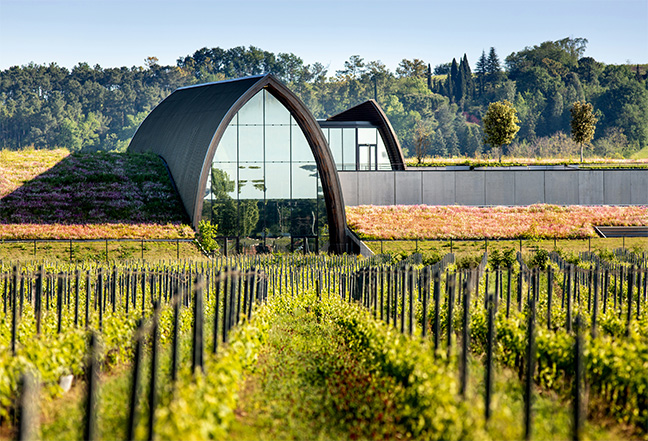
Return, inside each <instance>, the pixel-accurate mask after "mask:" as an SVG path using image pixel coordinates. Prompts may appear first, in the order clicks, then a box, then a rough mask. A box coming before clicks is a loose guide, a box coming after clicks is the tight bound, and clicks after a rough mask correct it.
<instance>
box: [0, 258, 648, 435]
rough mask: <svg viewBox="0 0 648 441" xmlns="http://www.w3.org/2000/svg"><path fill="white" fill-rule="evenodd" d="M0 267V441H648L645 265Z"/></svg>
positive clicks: (294, 262) (295, 262)
mask: <svg viewBox="0 0 648 441" xmlns="http://www.w3.org/2000/svg"><path fill="white" fill-rule="evenodd" d="M434 260H436V261H433V259H430V258H429V257H425V258H424V256H422V255H420V254H413V255H411V256H409V257H408V258H406V259H404V260H399V259H397V258H395V256H390V255H377V256H374V257H372V258H356V257H350V256H339V257H336V256H317V255H303V256H300V255H264V256H260V255H259V256H240V255H239V256H233V257H221V258H216V259H214V260H209V261H207V260H201V261H193V262H192V261H188V260H173V261H165V262H159V263H151V262H148V263H147V262H144V261H143V260H142V261H121V263H119V262H118V261H111V262H108V263H103V264H102V263H97V261H82V262H78V263H74V264H71V263H68V264H65V263H52V262H47V261H32V262H26V263H23V264H22V265H17V264H10V265H8V264H7V263H6V262H5V263H3V264H2V266H1V267H0V294H1V295H2V309H0V315H2V322H1V324H0V345H1V346H0V347H1V348H2V349H1V351H2V352H1V353H0V381H1V383H0V421H1V426H0V427H1V430H0V438H18V439H34V438H41V439H277V438H281V439H400V438H404V439H406V438H409V439H522V438H526V439H568V438H572V439H620V438H623V439H647V438H648V389H647V388H648V333H647V329H648V326H647V325H648V313H647V312H646V310H647V308H648V304H647V297H646V296H647V288H648V268H647V256H646V254H645V253H643V254H637V253H635V252H630V251H627V250H621V249H620V250H616V251H615V252H614V253H612V252H607V253H599V254H594V253H581V254H580V255H578V256H574V255H567V254H564V253H559V252H552V253H547V252H543V251H542V250H540V251H538V252H536V253H534V254H528V255H524V256H523V255H522V254H520V253H516V251H515V250H514V249H505V250H501V251H500V250H497V249H495V250H492V251H491V252H490V253H484V254H483V255H479V256H478V255H473V256H470V257H468V256H464V257H461V258H457V257H455V255H454V254H452V253H448V254H445V255H443V256H438V259H434Z"/></svg>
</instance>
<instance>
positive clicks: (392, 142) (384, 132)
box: [326, 100, 405, 170]
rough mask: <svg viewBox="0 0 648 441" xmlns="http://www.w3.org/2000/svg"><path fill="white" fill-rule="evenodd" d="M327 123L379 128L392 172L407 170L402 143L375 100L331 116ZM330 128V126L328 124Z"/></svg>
mask: <svg viewBox="0 0 648 441" xmlns="http://www.w3.org/2000/svg"><path fill="white" fill-rule="evenodd" d="M326 121H327V122H334V121H335V122H349V121H367V122H369V123H371V124H372V125H374V126H376V127H378V131H379V132H380V135H381V136H382V138H383V141H384V142H385V147H386V148H387V155H388V156H389V160H390V162H391V164H392V170H405V157H404V156H403V151H402V150H401V146H400V142H398V137H397V136H396V132H394V128H393V127H392V125H391V123H390V122H389V119H387V115H385V112H383V110H382V109H381V108H380V106H379V105H378V103H377V102H376V101H374V100H369V101H365V102H364V103H362V104H358V105H357V106H355V107H352V108H350V109H348V110H345V111H344V112H342V113H338V114H337V115H334V116H331V117H330V118H328V119H327V120H326ZM327 126H329V127H330V125H328V124H327Z"/></svg>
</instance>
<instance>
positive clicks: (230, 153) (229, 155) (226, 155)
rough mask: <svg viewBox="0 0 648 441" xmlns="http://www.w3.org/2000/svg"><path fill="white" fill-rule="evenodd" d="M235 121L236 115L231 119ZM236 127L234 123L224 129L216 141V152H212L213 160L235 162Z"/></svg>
mask: <svg viewBox="0 0 648 441" xmlns="http://www.w3.org/2000/svg"><path fill="white" fill-rule="evenodd" d="M233 121H236V117H235V118H234V119H233ZM236 137H237V128H236V124H230V125H229V126H227V129H225V133H223V137H222V138H221V140H220V142H219V143H218V147H217V148H216V153H214V161H217V162H235V161H236V150H237V139H236Z"/></svg>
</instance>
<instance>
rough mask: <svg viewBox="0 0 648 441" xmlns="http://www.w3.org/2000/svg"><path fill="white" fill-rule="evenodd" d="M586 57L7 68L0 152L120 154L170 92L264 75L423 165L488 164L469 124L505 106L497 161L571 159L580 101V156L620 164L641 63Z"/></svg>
mask: <svg viewBox="0 0 648 441" xmlns="http://www.w3.org/2000/svg"><path fill="white" fill-rule="evenodd" d="M485 44H487V42H485ZM586 49H587V40H586V39H583V38H565V39H561V40H557V41H547V42H543V43H540V44H539V45H536V46H532V47H526V48H521V50H520V51H518V52H514V53H511V54H508V55H506V56H505V57H503V59H502V58H501V57H500V56H499V55H498V54H497V52H496V50H495V48H491V49H490V51H488V54H487V53H486V52H485V53H483V54H482V57H480V58H479V59H478V60H471V61H469V60H468V59H467V57H466V56H465V55H464V57H463V58H461V57H460V56H461V52H458V53H457V56H458V58H457V59H456V60H455V59H453V60H448V63H446V64H441V65H438V66H435V67H434V66H429V65H428V63H427V62H426V61H424V60H421V59H414V60H407V59H403V60H402V61H401V63H400V65H399V67H398V68H397V69H396V72H391V71H390V70H389V69H387V67H386V66H385V65H384V64H382V63H381V62H380V61H379V60H374V61H370V60H365V59H363V58H362V57H361V56H359V55H353V56H352V57H351V58H350V59H349V60H348V61H347V62H345V68H344V69H343V70H340V71H336V72H328V71H327V69H326V68H325V67H324V65H322V64H321V63H314V64H312V65H310V64H304V63H303V61H302V60H301V59H300V58H299V57H297V56H295V55H294V54H286V53H283V54H282V53H280V54H274V53H272V52H268V51H262V50H261V49H259V48H255V47H250V48H244V47H237V48H231V49H223V48H219V47H216V48H201V49H198V50H197V51H195V52H194V53H193V54H190V55H186V56H181V57H179V58H178V61H177V65H174V66H173V65H172V66H163V65H159V64H158V63H157V60H155V59H154V58H151V59H149V60H147V62H146V66H141V67H132V68H127V67H122V68H101V67H100V66H94V67H91V66H89V65H88V64H87V63H83V62H80V63H79V64H78V65H77V66H75V67H74V68H72V69H71V70H69V69H66V68H63V67H60V66H58V65H57V64H56V63H51V64H49V65H47V66H46V65H42V66H39V65H33V64H32V65H27V66H21V67H18V66H14V67H12V68H10V69H6V70H2V71H0V148H8V149H14V150H15V149H20V148H24V147H26V146H30V145H33V146H35V147H36V148H56V147H57V146H65V147H68V148H69V149H70V150H71V151H79V150H81V151H97V150H104V151H123V150H125V149H126V146H128V143H129V140H130V138H131V137H132V136H133V133H134V132H135V130H136V129H137V127H138V126H139V124H140V123H141V121H142V120H143V119H144V118H145V117H146V115H147V114H148V113H149V112H150V110H151V109H152V108H153V107H155V106H156V105H157V104H158V103H159V102H160V101H161V100H163V99H164V98H165V97H167V96H168V95H169V94H170V93H171V92H173V91H174V90H175V89H176V88H178V87H183V86H189V85H192V84H197V83H205V82H211V81H219V80H225V79H231V78H239V77H244V76H249V75H259V74H266V73H272V74H273V75H275V76H276V77H277V78H279V79H280V80H281V81H284V82H285V83H286V84H287V85H288V87H289V88H290V89H291V90H293V91H294V92H295V93H296V94H297V95H298V96H299V97H300V98H301V99H302V101H304V103H305V104H306V106H307V107H308V108H309V110H311V112H313V114H314V115H315V117H316V118H327V117H329V116H331V115H335V114H337V113H339V112H341V111H344V110H346V109H348V108H350V107H352V106H354V105H357V104H359V103H361V102H363V101H365V100H368V99H375V100H376V101H377V102H378V103H379V104H380V106H381V107H382V108H383V109H384V110H385V113H386V114H387V116H388V117H389V119H390V122H391V123H392V125H393V127H394V129H395V131H396V133H397V135H398V138H399V140H400V142H401V144H402V146H403V148H404V150H405V151H406V154H407V155H409V156H412V157H413V156H418V155H416V146H417V145H419V146H421V147H422V148H423V149H424V150H425V151H424V152H423V153H424V154H423V156H434V157H456V156H462V157H480V156H489V155H491V154H492V152H491V151H490V150H491V149H490V147H489V146H485V145H484V144H483V133H482V127H481V119H482V118H483V116H484V114H485V112H486V110H487V108H488V106H489V104H490V103H492V102H495V101H500V100H508V101H510V102H511V103H512V104H513V105H514V107H515V108H516V110H517V112H518V117H519V119H520V130H519V132H518V133H517V136H516V138H515V140H514V142H513V143H512V144H511V145H510V146H509V148H507V149H506V150H505V152H504V154H505V155H507V156H524V157H565V156H569V155H571V154H573V151H575V150H576V149H577V148H578V146H577V145H576V143H574V142H572V141H571V139H570V137H569V134H570V119H571V113H570V109H571V108H572V107H573V103H574V102H576V101H586V102H588V103H591V104H592V105H593V106H594V109H595V111H596V112H597V114H598V115H599V119H598V122H597V125H596V132H595V136H594V139H593V141H592V143H591V146H586V147H587V148H586V151H585V154H586V155H588V156H589V155H594V156H600V157H605V158H628V157H630V156H632V155H633V154H634V153H636V152H637V151H639V150H641V149H642V148H644V147H646V146H647V145H648V90H647V88H646V85H647V84H648V83H647V81H646V78H647V73H646V65H608V64H605V63H601V62H599V61H597V60H595V59H593V58H591V57H588V56H586ZM471 63H472V68H471ZM432 67H434V72H433V73H434V75H429V74H428V72H429V71H428V69H430V70H432Z"/></svg>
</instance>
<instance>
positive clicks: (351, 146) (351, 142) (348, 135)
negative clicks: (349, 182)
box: [342, 129, 356, 170]
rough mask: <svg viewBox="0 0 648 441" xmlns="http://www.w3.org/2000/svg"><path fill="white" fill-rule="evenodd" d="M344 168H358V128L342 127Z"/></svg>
mask: <svg viewBox="0 0 648 441" xmlns="http://www.w3.org/2000/svg"><path fill="white" fill-rule="evenodd" d="M342 155H343V156H344V162H343V163H342V170H355V169H356V129H342Z"/></svg>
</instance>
